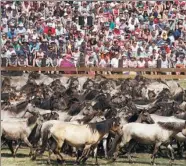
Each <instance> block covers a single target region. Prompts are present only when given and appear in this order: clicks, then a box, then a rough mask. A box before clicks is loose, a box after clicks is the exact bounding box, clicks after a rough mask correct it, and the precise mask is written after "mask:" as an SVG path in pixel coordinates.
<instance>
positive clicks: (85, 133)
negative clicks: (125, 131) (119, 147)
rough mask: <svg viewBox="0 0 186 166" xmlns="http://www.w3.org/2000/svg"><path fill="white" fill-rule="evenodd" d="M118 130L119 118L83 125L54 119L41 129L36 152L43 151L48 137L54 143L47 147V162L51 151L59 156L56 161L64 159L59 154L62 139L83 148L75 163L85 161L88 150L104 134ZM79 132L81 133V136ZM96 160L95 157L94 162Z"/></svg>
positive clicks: (96, 143)
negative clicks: (40, 141) (39, 143)
mask: <svg viewBox="0 0 186 166" xmlns="http://www.w3.org/2000/svg"><path fill="white" fill-rule="evenodd" d="M120 131H121V127H120V119H119V118H112V119H108V120H105V121H102V122H96V123H89V124H84V125H80V124H71V123H65V122H57V121H56V123H53V125H51V124H50V125H48V126H47V127H46V128H45V130H44V131H43V137H42V146H41V150H40V151H39V153H38V152H37V154H40V155H41V154H43V153H44V151H45V148H46V146H47V141H48V139H49V138H50V139H52V140H53V141H54V143H55V144H54V143H53V144H52V146H51V147H50V149H49V157H48V162H49V163H50V156H51V154H52V153H53V152H54V153H55V154H56V155H58V156H59V157H60V158H61V160H58V161H60V162H61V161H64V160H63V157H62V155H61V154H60V149H61V147H62V146H63V144H64V141H66V142H67V143H68V144H69V145H71V146H73V147H76V148H84V149H83V153H82V155H81V157H80V158H78V160H77V163H80V161H82V162H83V163H85V161H86V160H87V159H88V155H89V153H90V150H91V149H92V150H94V149H95V148H96V147H97V145H98V143H99V142H100V140H101V139H102V138H103V137H104V135H106V134H108V133H109V132H114V133H117V134H119V133H120ZM79 133H81V137H80V135H79ZM97 162H98V161H97V157H96V163H97Z"/></svg>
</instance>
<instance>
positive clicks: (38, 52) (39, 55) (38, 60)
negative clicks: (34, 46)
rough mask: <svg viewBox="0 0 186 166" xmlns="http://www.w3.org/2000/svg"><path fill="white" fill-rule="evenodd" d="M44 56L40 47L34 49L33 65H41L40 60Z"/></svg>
mask: <svg viewBox="0 0 186 166" xmlns="http://www.w3.org/2000/svg"><path fill="white" fill-rule="evenodd" d="M43 58H44V53H43V51H42V50H41V49H39V51H36V54H35V65H36V67H41V66H42V60H43ZM39 73H41V71H40V70H39Z"/></svg>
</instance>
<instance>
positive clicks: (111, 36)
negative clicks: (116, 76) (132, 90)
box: [1, 1, 186, 68]
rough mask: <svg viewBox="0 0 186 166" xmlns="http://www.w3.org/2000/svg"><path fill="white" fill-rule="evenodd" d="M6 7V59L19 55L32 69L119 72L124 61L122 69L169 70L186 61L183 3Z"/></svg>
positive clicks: (43, 3)
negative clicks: (93, 68) (110, 69)
mask: <svg viewBox="0 0 186 166" xmlns="http://www.w3.org/2000/svg"><path fill="white" fill-rule="evenodd" d="M1 8H2V10H1V15H2V27H1V32H2V38H1V44H2V49H4V52H3V54H1V57H3V58H5V59H7V61H8V62H9V61H10V59H11V57H12V55H13V57H14V58H13V59H14V60H15V57H16V56H15V54H17V55H20V54H23V55H24V58H25V60H26V61H27V65H28V66H35V65H36V66H45V65H46V66H60V65H61V63H62V66H63V63H64V60H65V61H66V62H67V61H68V62H69V63H71V65H72V66H74V65H75V67H77V66H81V67H82V66H86V65H87V66H92V65H93V66H100V67H106V66H107V67H108V66H110V65H111V67H114V68H118V66H119V64H120V63H119V61H122V62H123V67H135V68H136V67H140V68H141V67H147V66H148V67H152V68H154V67H160V68H161V67H164V68H165V67H166V68H167V67H178V66H179V65H182V63H183V61H184V62H185V60H183V59H179V58H178V57H179V55H180V53H181V52H183V54H184V55H185V54H186V44H185V40H186V16H185V12H184V11H185V9H186V4H185V3H182V2H179V3H177V1H170V2H166V1H163V2H161V3H159V2H154V1H148V2H146V1H140V2H137V1H136V2H132V1H127V2H123V1H120V2H119V1H116V2H99V1H90V2H75V1H74V2H70V3H69V2H66V1H65V2H60V1H53V2H47V1H41V2H27V1H25V2H23V1H21V2H19V3H17V2H13V1H12V2H8V3H2V5H1ZM87 16H90V17H87ZM81 18H84V19H83V20H82V22H81V21H80V20H81ZM79 21H80V22H81V23H80V22H79ZM79 23H80V24H82V25H79ZM50 47H51V48H50ZM181 50H182V51H181ZM36 54H37V55H36ZM116 54H117V55H116ZM64 55H65V56H64ZM161 55H163V58H161ZM70 56H71V58H69V57H70ZM120 56H121V57H120ZM64 57H65V58H64ZM141 57H142V59H144V60H142V59H141ZM19 58H20V57H19V56H18V59H17V60H18V61H19V60H20V59H19ZM22 58H23V57H22ZM136 58H137V59H138V58H140V60H137V61H136ZM5 59H4V60H5ZM13 59H12V62H13V61H14V60H13ZM145 59H146V60H145ZM147 59H148V60H147ZM144 61H145V65H144ZM15 62H16V60H15ZM7 64H8V63H7ZM15 64H16V63H15ZM167 64H168V65H167ZM69 65H70V64H69ZM67 66H68V65H67ZM121 66H122V65H121ZM183 66H184V65H183Z"/></svg>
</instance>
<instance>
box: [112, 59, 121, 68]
mask: <svg viewBox="0 0 186 166" xmlns="http://www.w3.org/2000/svg"><path fill="white" fill-rule="evenodd" d="M110 64H111V65H112V67H114V68H118V66H119V59H117V58H112V60H111V62H110Z"/></svg>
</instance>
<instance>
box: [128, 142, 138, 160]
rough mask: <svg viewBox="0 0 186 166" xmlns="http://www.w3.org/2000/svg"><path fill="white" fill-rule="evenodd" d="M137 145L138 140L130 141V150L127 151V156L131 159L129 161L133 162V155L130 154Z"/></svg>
mask: <svg viewBox="0 0 186 166" xmlns="http://www.w3.org/2000/svg"><path fill="white" fill-rule="evenodd" d="M135 145H136V141H134V140H132V141H131V142H130V144H129V150H128V153H127V156H128V159H129V163H133V161H132V158H131V155H130V152H131V150H132V149H133V148H134V147H135Z"/></svg>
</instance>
